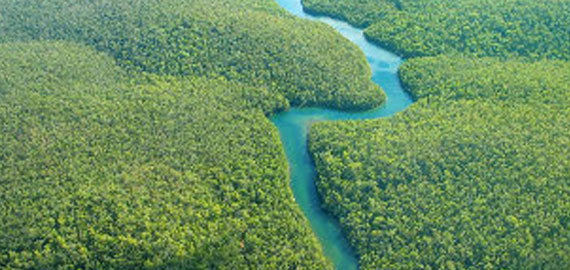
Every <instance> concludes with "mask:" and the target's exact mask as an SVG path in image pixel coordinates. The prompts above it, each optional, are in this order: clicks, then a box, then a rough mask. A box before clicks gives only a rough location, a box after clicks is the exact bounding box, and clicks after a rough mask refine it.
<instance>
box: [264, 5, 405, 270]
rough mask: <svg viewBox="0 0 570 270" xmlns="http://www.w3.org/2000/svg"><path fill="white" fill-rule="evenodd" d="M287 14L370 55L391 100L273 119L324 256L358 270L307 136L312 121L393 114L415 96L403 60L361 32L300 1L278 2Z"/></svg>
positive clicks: (340, 268)
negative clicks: (328, 204)
mask: <svg viewBox="0 0 570 270" xmlns="http://www.w3.org/2000/svg"><path fill="white" fill-rule="evenodd" d="M276 1H277V2H278V3H279V5H281V6H282V7H283V8H285V9H286V10H288V11H289V12H291V13H293V14H295V15H297V16H299V17H302V18H306V19H310V20H317V21H321V22H324V23H326V24H329V25H331V26H332V27H334V28H335V29H336V30H337V31H338V32H340V33H341V34H342V35H343V36H345V37H346V38H347V39H349V40H351V41H352V42H354V43H355V44H356V45H358V46H359V47H360V49H361V50H362V51H363V52H364V54H365V55H366V58H367V59H368V62H369V64H370V67H371V69H372V74H373V75H372V80H373V81H374V82H375V83H377V84H379V85H380V86H381V87H382V89H383V90H384V92H386V96H387V97H388V100H387V101H386V103H385V105H384V106H382V107H380V108H378V109H375V110H372V111H367V112H362V113H346V112H340V111H333V110H326V109H318V108H302V109H299V108H293V109H291V110H290V111H287V112H283V113H280V114H278V115H275V116H274V117H272V119H271V120H272V121H273V123H274V124H275V125H276V126H277V128H278V129H279V133H280V134H281V141H282V142H283V146H284V147H285V153H286V154H287V159H288V161H289V167H290V170H291V188H292V189H293V194H294V195H295V200H296V201H297V203H298V204H299V206H300V207H301V209H302V210H303V212H304V213H305V215H306V216H307V218H308V220H309V222H310V223H311V227H312V229H313V231H314V233H315V235H316V236H317V238H318V239H319V240H320V242H321V245H322V247H323V249H324V252H325V255H326V256H327V257H328V258H329V259H330V260H331V261H332V262H333V263H334V265H335V267H336V269H338V270H353V269H358V260H357V258H356V256H355V254H354V252H353V251H352V250H351V249H350V247H349V245H348V242H347V240H346V238H345V237H344V235H343V234H342V231H341V229H340V227H339V225H338V222H337V221H336V220H335V219H334V218H333V217H332V216H329V215H328V214H327V213H325V212H324V211H323V209H322V208H321V204H320V200H319V197H318V194H317V190H316V187H315V178H316V172H315V168H314V164H313V162H312V161H311V158H310V155H309V152H308V149H307V132H308V128H309V126H310V124H311V123H314V122H318V121H330V120H349V119H372V118H380V117H386V116H390V115H393V114H394V113H397V112H399V111H402V110H404V109H405V108H406V107H408V106H409V105H410V104H412V102H413V100H412V98H411V97H410V96H409V95H408V94H407V93H406V92H405V91H404V90H403V89H402V86H401V85H400V81H399V79H398V75H397V72H398V67H399V66H400V64H401V63H402V59H401V58H399V57H398V56H396V55H394V54H392V53H390V52H388V51H386V50H384V49H382V48H380V47H378V46H376V45H374V44H372V43H370V42H368V41H367V40H366V39H365V38H364V35H363V33H362V30H361V29H358V28H354V27H352V26H350V25H349V24H347V23H345V22H342V21H339V20H335V19H331V18H328V17H321V16H312V15H310V14H307V13H305V12H304V11H303V8H302V5H301V0H276Z"/></svg>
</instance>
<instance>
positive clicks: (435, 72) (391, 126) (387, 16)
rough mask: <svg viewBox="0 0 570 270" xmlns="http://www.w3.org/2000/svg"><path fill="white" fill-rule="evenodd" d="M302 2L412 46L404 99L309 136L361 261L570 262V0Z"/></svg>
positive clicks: (531, 265) (320, 126)
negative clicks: (409, 101) (384, 115)
mask: <svg viewBox="0 0 570 270" xmlns="http://www.w3.org/2000/svg"><path fill="white" fill-rule="evenodd" d="M303 3H304V4H305V8H306V9H307V10H309V11H311V12H313V13H319V14H326V15H330V16H334V17H338V18H342V19H345V20H347V21H349V22H350V23H352V24H356V25H359V26H363V27H367V28H366V29H365V35H366V36H367V38H369V39H370V40H372V41H373V42H377V43H379V44H381V45H382V46H385V47H386V48H389V49H391V50H393V51H395V52H397V53H398V54H400V55H402V56H404V57H407V58H409V59H408V60H407V61H406V62H405V63H404V64H403V65H402V67H401V68H400V70H399V76H400V79H401V81H402V84H403V85H404V87H405V89H406V90H407V91H408V92H409V93H410V95H411V96H412V97H413V98H414V99H415V100H416V101H417V102H416V103H415V104H414V105H412V106H411V107H410V108H408V109H407V110H406V111H405V112H403V113H400V114H398V115H396V116H394V117H393V118H390V119H377V120H368V121H347V122H328V123H317V124H314V125H313V127H312V128H311V132H310V135H309V147H310V151H311V153H312V156H313V158H314V161H315V164H316V167H317V171H318V175H319V176H318V177H319V178H318V180H317V188H318V191H319V193H320V195H321V197H322V200H323V205H324V207H325V208H326V209H327V210H328V211H330V212H331V213H332V214H333V215H335V216H336V217H337V218H338V219H339V220H340V223H341V225H342V227H343V229H344V230H345V231H346V233H347V235H348V238H349V240H350V242H351V244H352V245H353V246H354V247H355V249H356V251H357V253H358V256H359V260H360V268H361V269H513V270H514V269H553V270H554V269H569V268H570V256H568V254H570V223H569V222H570V204H569V202H570V163H569V160H570V139H569V136H568V134H570V62H569V60H570V19H569V18H570V1H567V0H561V1H559V0H553V1H541V2H536V1H534V2H533V1H525V0H517V1H506V0H505V1H503V0H501V1H480V0H478V1H471V0H461V1H450V0H437V1H423V0H419V1H406V0H398V1H384V0H363V1H345V0H304V1H303Z"/></svg>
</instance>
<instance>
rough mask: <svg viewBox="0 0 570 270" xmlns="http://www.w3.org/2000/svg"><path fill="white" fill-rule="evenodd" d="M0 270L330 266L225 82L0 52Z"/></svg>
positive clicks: (250, 102)
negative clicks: (128, 70)
mask: <svg viewBox="0 0 570 270" xmlns="http://www.w3.org/2000/svg"><path fill="white" fill-rule="evenodd" d="M0 74H2V76H0V97H1V98H0V122H1V123H2V132H1V133H0V160H1V161H2V162H0V175H1V177H2V178H1V183H2V185H0V187H1V190H0V191H1V192H0V202H1V203H0V206H1V209H2V211H0V220H1V221H2V222H0V266H1V267H2V269H77V268H81V269H180V268H190V269H248V268H250V269H252V268H253V269H256V268H269V269H278V268H281V267H283V266H285V267H290V268H300V269H315V268H318V269H321V268H323V269H330V264H329V262H328V261H327V260H326V259H325V258H324V257H323V255H322V251H321V250H320V247H319V246H318V243H317V241H316V239H315V237H314V236H313V234H312V232H311V230H310V228H309V226H308V223H307V221H306V220H305V218H304V217H303V215H302V214H301V212H300V211H299V209H298V206H297V205H296V204H295V202H294V200H293V195H292V193H291V191H290V189H289V186H288V172H287V164H286V160H285V156H284V153H283V150H282V148H281V144H280V140H279V134H278V132H277V130H276V128H275V127H273V125H272V124H271V122H270V121H269V120H268V119H267V118H266V117H265V112H264V111H266V112H268V111H275V110H279V109H283V108H285V107H286V106H287V101H286V99H285V98H283V97H279V96H275V95H274V94H273V93H270V92H268V91H267V90H266V89H263V88H253V87H251V86H246V85H242V84H239V83H235V82H230V81H228V80H226V79H223V78H219V79H204V78H195V77H184V78H176V77H170V76H157V75H152V74H139V73H129V72H127V71H124V70H122V69H121V68H120V67H118V66H116V65H115V64H114V60H113V59H112V58H110V57H108V56H106V55H104V54H102V53H100V52H96V51H94V50H93V49H90V48H88V47H85V46H79V45H74V44H69V43H62V42H31V43H8V44H2V45H0Z"/></svg>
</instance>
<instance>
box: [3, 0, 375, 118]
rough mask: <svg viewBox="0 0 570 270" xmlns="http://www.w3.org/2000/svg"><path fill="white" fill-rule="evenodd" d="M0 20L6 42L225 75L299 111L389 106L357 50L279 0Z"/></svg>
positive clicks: (176, 71) (6, 10)
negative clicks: (53, 44) (42, 43)
mask: <svg viewBox="0 0 570 270" xmlns="http://www.w3.org/2000/svg"><path fill="white" fill-rule="evenodd" d="M0 18H2V20H1V22H0V23H1V24H2V25H1V26H2V27H0V42H2V41H4V42H6V41H28V40H68V41H75V42H79V43H82V44H86V45H89V46H92V47H93V48H96V49H97V50H99V51H103V52H106V53H108V54H110V55H111V56H113V57H114V58H115V59H116V60H117V62H118V63H119V64H120V65H121V66H123V67H126V68H128V69H134V70H138V71H145V72H152V73H158V74H168V75H198V76H223V77H225V78H227V79H230V80H236V81H241V82H244V83H247V84H250V85H254V86H263V87H267V88H269V89H270V91H272V92H274V93H276V94H280V95H283V96H285V97H286V98H287V99H288V100H289V101H290V102H291V104H293V105H301V106H323V107H329V108H337V109H346V110H356V109H371V108H373V107H376V106H379V105H380V104H382V102H383V100H384V95H383V93H382V92H381V90H380V88H379V87H378V86H377V85H376V84H374V83H373V82H372V81H371V80H370V77H371V73H370V68H369V66H368V64H367V62H366V59H365V57H364V54H363V53H362V52H361V51H360V50H359V49H358V48H357V47H356V45H354V44H352V43H351V42H349V41H348V40H346V39H344V38H343V37H342V36H341V35H339V34H338V33H336V32H335V31H333V30H332V28H331V27H329V26H327V25H325V24H321V23H314V22H306V21H304V20H302V19H299V18H296V17H293V16H292V15H289V14H287V13H286V12H285V11H283V10H281V9H280V8H279V6H278V5H277V3H274V2H273V1H264V0H247V1H239V3H237V2H236V1H229V0H215V1H209V0H190V1H188V0H160V1H158V0H151V1H147V0H118V1H117V0H97V1H76V0H56V1H41V0H25V1H21V0H0ZM329 52H335V53H329Z"/></svg>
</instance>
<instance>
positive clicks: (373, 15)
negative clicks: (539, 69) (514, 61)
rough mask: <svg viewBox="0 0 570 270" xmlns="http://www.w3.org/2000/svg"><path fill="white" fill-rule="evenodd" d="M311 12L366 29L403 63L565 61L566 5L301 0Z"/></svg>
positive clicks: (520, 0) (504, 0)
mask: <svg viewBox="0 0 570 270" xmlns="http://www.w3.org/2000/svg"><path fill="white" fill-rule="evenodd" d="M303 3H304V5H305V7H306V8H307V9H308V10H310V11H313V12H317V13H325V14H331V15H333V16H336V17H340V18H343V19H347V20H348V21H349V22H351V23H353V24H356V25H359V26H367V27H368V28H367V29H366V30H365V35H366V36H367V37H368V38H369V39H371V40H373V41H375V42H377V43H379V44H381V45H382V46H383V47H385V48H388V49H389V50H391V51H394V52H396V53H398V54H400V55H403V56H405V57H417V56H435V55H438V54H442V53H453V52H460V53H464V54H469V55H475V56H493V57H501V58H510V57H525V58H531V59H543V58H548V59H564V60H569V59H570V31H568V29H570V1H568V0H550V1H531V0H516V1H513V0H499V1H492V0H460V1H456V0H453V1H452V0H435V1H433V0H419V1H418V0H362V1H350V0H304V1H303Z"/></svg>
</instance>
